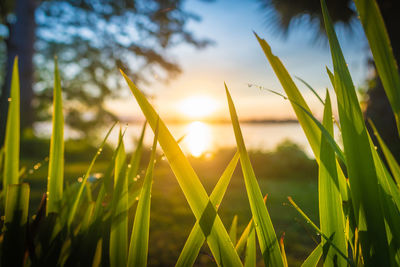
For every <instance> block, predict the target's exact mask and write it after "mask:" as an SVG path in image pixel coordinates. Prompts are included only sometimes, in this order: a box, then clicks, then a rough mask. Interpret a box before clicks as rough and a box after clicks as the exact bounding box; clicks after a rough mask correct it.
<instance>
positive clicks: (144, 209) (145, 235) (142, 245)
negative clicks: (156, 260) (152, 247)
mask: <svg viewBox="0 0 400 267" xmlns="http://www.w3.org/2000/svg"><path fill="white" fill-rule="evenodd" d="M157 139H158V122H157V126H156V129H155V131H154V141H153V146H152V148H151V156H150V162H149V165H148V167H147V171H146V175H145V177H144V181H143V186H142V190H141V192H140V199H139V203H138V206H137V208H136V215H135V220H134V222H133V228H132V235H131V242H130V245H129V254H128V264H127V266H132V267H141V266H143V267H144V266H147V253H148V249H149V228H150V203H151V187H152V184H153V170H154V163H155V158H156V149H157Z"/></svg>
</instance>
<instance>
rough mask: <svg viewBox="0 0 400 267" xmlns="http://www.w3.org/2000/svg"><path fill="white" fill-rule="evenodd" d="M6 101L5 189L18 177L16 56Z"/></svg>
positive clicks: (18, 132)
mask: <svg viewBox="0 0 400 267" xmlns="http://www.w3.org/2000/svg"><path fill="white" fill-rule="evenodd" d="M8 101H9V106H8V114H7V125H6V135H5V140H4V174H3V190H7V188H8V185H9V184H18V177H19V137H20V88H19V73H18V57H15V58H14V65H13V72H12V78H11V89H10V98H9V99H8Z"/></svg>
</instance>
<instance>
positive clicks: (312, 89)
mask: <svg viewBox="0 0 400 267" xmlns="http://www.w3.org/2000/svg"><path fill="white" fill-rule="evenodd" d="M295 77H296V79H297V80H299V81H300V82H302V83H303V84H304V85H305V86H306V87H307V88H308V89H310V91H311V92H312V93H313V94H314V95H315V96H316V97H317V98H318V100H319V102H321V104H322V105H325V103H324V101H323V100H322V98H321V97H320V96H319V94H318V93H317V92H316V91H315V90H314V88H312V86H311V85H309V84H308V83H307V82H306V81H304V80H303V79H302V78H300V77H297V76H295Z"/></svg>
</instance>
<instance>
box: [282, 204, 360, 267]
mask: <svg viewBox="0 0 400 267" xmlns="http://www.w3.org/2000/svg"><path fill="white" fill-rule="evenodd" d="M288 200H289V202H290V204H291V205H292V206H293V208H295V210H296V211H297V212H298V213H299V214H300V215H301V217H303V219H304V220H305V221H306V222H307V224H308V225H310V226H311V228H313V229H314V230H315V232H316V233H317V234H319V235H321V237H322V238H323V239H324V240H325V241H326V242H327V243H328V244H329V245H330V246H332V247H333V248H334V249H335V250H336V251H337V253H338V254H339V255H340V256H341V257H343V259H346V261H347V262H348V263H349V264H350V265H351V266H354V262H352V261H351V260H350V259H349V257H348V256H346V254H345V253H346V252H345V251H341V250H340V249H339V248H338V247H337V246H336V245H335V244H334V243H333V242H332V240H331V238H330V237H328V236H327V235H325V234H324V233H323V232H322V231H321V229H319V228H318V226H316V225H315V223H314V222H313V221H312V220H311V219H310V218H309V217H308V216H307V215H306V214H305V213H304V212H303V211H302V210H301V209H300V207H299V206H297V204H296V203H295V202H294V201H293V199H292V198H291V197H288Z"/></svg>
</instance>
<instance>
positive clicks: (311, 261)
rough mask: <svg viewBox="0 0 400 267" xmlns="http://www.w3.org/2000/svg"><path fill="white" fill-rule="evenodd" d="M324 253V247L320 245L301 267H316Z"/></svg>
mask: <svg viewBox="0 0 400 267" xmlns="http://www.w3.org/2000/svg"><path fill="white" fill-rule="evenodd" d="M322 253H323V249H322V245H321V244H319V245H318V246H317V247H316V248H315V249H314V250H313V251H312V252H311V254H310V255H309V256H308V257H307V259H306V260H305V261H304V262H303V264H302V265H301V267H316V266H317V265H318V262H319V260H320V259H321V256H322Z"/></svg>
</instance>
